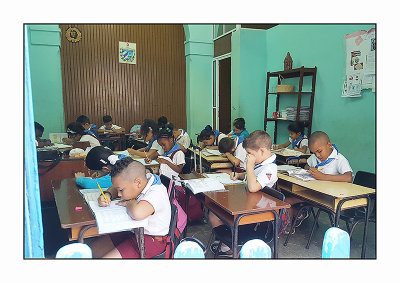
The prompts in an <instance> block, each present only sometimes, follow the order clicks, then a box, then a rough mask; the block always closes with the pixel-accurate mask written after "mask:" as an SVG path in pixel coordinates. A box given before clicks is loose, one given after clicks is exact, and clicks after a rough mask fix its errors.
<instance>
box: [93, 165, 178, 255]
mask: <svg viewBox="0 0 400 283" xmlns="http://www.w3.org/2000/svg"><path fill="white" fill-rule="evenodd" d="M110 176H111V181H112V183H113V185H114V187H111V188H109V189H108V190H107V191H104V194H105V195H106V197H107V200H108V201H110V200H114V199H116V198H117V197H120V198H121V201H120V202H119V203H118V205H122V206H125V207H126V212H127V213H128V215H129V216H130V217H132V218H133V219H136V220H142V219H145V218H147V219H148V221H149V222H148V226H147V227H145V228H144V234H145V235H144V243H145V250H146V258H152V257H154V256H156V255H158V254H160V253H162V252H163V251H164V250H165V248H166V243H167V234H168V232H169V224H170V220H171V205H170V202H169V198H168V193H167V189H166V188H165V187H164V185H163V184H162V183H161V180H160V178H159V177H158V176H157V175H153V174H146V173H145V167H144V166H143V165H142V164H141V163H140V162H138V161H135V160H133V159H132V158H129V157H128V158H123V159H121V160H119V161H117V162H116V163H115V165H114V167H113V169H112V170H111V172H110ZM98 203H99V206H108V205H109V202H107V201H106V200H105V199H104V197H103V196H102V195H101V196H100V197H99V199H98ZM90 246H91V249H92V252H93V257H94V258H139V257H140V252H139V248H138V243H137V242H136V236H135V234H134V233H132V232H131V231H124V232H119V233H113V234H110V235H105V236H102V237H100V238H99V239H98V240H96V241H94V242H93V243H92V244H90Z"/></svg>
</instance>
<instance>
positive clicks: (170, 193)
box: [168, 180, 187, 239]
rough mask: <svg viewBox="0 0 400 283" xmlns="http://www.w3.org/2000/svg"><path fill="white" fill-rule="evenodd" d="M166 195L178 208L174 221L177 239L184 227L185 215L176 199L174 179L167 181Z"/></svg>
mask: <svg viewBox="0 0 400 283" xmlns="http://www.w3.org/2000/svg"><path fill="white" fill-rule="evenodd" d="M168 196H169V197H170V200H171V203H173V204H174V205H175V206H176V207H177V208H178V220H177V223H176V228H177V229H176V231H175V236H176V237H177V239H180V237H181V235H182V233H183V230H185V228H186V224H187V215H186V212H185V211H184V210H183V208H182V207H181V205H180V204H179V202H178V200H177V199H176V195H175V186H174V180H170V182H169V186H168Z"/></svg>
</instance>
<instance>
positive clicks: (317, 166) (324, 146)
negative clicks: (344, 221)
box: [286, 131, 353, 227]
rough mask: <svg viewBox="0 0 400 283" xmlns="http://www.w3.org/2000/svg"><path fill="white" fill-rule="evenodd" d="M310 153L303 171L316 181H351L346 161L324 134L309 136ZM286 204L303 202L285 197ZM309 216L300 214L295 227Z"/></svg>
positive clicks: (293, 212)
mask: <svg viewBox="0 0 400 283" xmlns="http://www.w3.org/2000/svg"><path fill="white" fill-rule="evenodd" d="M308 144H309V147H310V151H311V152H313V154H312V155H311V156H310V157H309V158H308V159H307V165H306V166H305V167H304V169H308V172H309V173H310V174H311V175H312V176H313V177H314V178H315V179H317V180H324V181H335V182H349V183H351V182H352V181H353V170H352V169H351V167H350V164H349V162H348V161H347V159H346V158H345V157H344V156H343V155H342V154H341V153H339V150H338V148H337V147H336V146H335V145H334V144H332V143H331V142H330V140H329V137H328V135H327V134H326V133H324V132H321V131H317V132H314V133H312V134H311V136H310V139H309V143H308ZM286 202H288V203H290V205H293V204H296V203H299V202H303V200H300V199H297V198H295V197H287V198H286ZM289 214H290V215H291V217H294V215H296V214H297V210H296V209H295V208H293V207H291V208H289ZM308 216H309V214H308V212H306V213H305V214H301V215H299V216H298V219H297V223H296V226H295V227H299V226H300V225H301V223H302V222H303V220H304V219H306V218H308Z"/></svg>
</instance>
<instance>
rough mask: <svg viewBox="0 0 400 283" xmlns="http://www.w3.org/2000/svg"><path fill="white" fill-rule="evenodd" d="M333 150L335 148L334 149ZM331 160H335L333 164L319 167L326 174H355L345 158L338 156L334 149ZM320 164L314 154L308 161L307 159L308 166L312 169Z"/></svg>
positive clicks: (330, 156)
mask: <svg viewBox="0 0 400 283" xmlns="http://www.w3.org/2000/svg"><path fill="white" fill-rule="evenodd" d="M332 148H333V147H332ZM329 158H334V160H332V161H331V162H329V163H328V164H326V165H323V166H319V167H318V169H320V171H321V172H322V173H324V174H329V175H340V174H344V173H346V172H349V171H350V172H353V170H352V169H351V167H350V163H349V161H348V160H347V159H346V157H344V156H343V155H342V154H341V153H339V154H338V152H337V150H336V149H335V148H333V150H332V153H331V154H330V155H329V156H328V159H329ZM317 161H318V163H320V162H321V160H319V159H318V158H317V157H316V156H315V154H312V155H311V156H310V157H309V158H308V159H307V164H308V166H310V167H315V166H316V165H317Z"/></svg>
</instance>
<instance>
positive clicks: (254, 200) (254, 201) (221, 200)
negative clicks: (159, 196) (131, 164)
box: [179, 173, 290, 215]
mask: <svg viewBox="0 0 400 283" xmlns="http://www.w3.org/2000/svg"><path fill="white" fill-rule="evenodd" d="M179 176H180V177H181V178H182V179H185V180H190V179H195V178H202V176H201V175H200V174H196V173H191V174H180V175H179ZM246 186H247V185H246V184H237V185H226V186H225V189H226V190H227V191H226V192H205V193H202V194H203V195H204V196H205V197H206V198H208V199H210V200H211V201H213V202H214V203H216V204H217V205H218V206H220V207H221V208H223V209H224V210H225V211H227V212H229V214H231V215H239V214H244V213H250V212H259V211H266V210H271V209H281V208H289V207H290V205H289V204H288V203H286V202H283V201H281V200H279V199H276V198H274V197H272V196H270V195H267V194H265V193H263V192H261V191H258V192H255V193H250V192H248V191H247V190H246Z"/></svg>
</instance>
